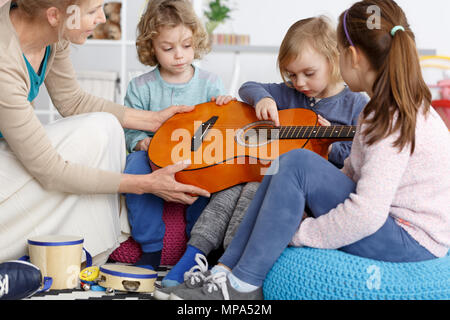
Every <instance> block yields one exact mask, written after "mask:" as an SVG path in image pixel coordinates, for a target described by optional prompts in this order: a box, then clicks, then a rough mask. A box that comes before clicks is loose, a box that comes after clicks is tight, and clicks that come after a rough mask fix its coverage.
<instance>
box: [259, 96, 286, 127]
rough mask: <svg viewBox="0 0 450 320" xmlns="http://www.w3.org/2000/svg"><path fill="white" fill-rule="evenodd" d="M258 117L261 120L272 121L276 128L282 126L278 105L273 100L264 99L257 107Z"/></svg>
mask: <svg viewBox="0 0 450 320" xmlns="http://www.w3.org/2000/svg"><path fill="white" fill-rule="evenodd" d="M255 111H256V117H257V118H258V119H259V120H272V121H273V122H274V124H275V126H276V127H279V126H280V120H279V118H278V108H277V104H276V103H275V101H274V100H273V99H272V98H263V99H261V100H259V101H258V103H257V104H256V106H255Z"/></svg>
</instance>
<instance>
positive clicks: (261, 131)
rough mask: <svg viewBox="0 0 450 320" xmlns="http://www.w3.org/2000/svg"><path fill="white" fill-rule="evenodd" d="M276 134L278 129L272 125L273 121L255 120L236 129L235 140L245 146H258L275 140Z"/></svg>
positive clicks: (277, 134)
mask: <svg viewBox="0 0 450 320" xmlns="http://www.w3.org/2000/svg"><path fill="white" fill-rule="evenodd" d="M278 136H279V130H278V129H276V128H275V127H274V126H273V122H271V121H257V122H253V123H249V124H247V125H246V126H244V127H242V128H241V129H239V130H237V131H236V136H235V140H236V143H237V144H240V145H242V146H245V147H260V146H263V145H266V144H268V143H270V142H271V141H273V140H277V139H278Z"/></svg>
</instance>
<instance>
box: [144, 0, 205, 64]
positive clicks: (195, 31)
mask: <svg viewBox="0 0 450 320" xmlns="http://www.w3.org/2000/svg"><path fill="white" fill-rule="evenodd" d="M179 25H184V26H186V27H187V28H189V29H190V30H191V31H192V38H193V44H192V46H193V48H194V58H195V59H199V58H201V57H202V56H203V55H204V54H206V53H208V52H209V50H210V46H209V41H208V40H209V38H208V34H207V33H206V31H205V28H204V27H203V24H202V22H201V21H200V20H199V18H198V17H197V15H196V14H195V11H194V9H193V7H192V4H191V3H190V1H188V0H151V1H150V2H149V4H148V7H147V10H146V11H145V13H144V14H143V16H142V18H141V20H140V21H139V24H138V36H137V39H136V49H137V53H138V57H139V61H140V62H141V63H142V64H144V65H149V66H156V65H157V64H158V60H157V59H156V56H155V51H154V48H153V40H154V39H155V38H156V37H158V36H159V32H160V29H161V28H162V27H169V28H174V27H177V26H179Z"/></svg>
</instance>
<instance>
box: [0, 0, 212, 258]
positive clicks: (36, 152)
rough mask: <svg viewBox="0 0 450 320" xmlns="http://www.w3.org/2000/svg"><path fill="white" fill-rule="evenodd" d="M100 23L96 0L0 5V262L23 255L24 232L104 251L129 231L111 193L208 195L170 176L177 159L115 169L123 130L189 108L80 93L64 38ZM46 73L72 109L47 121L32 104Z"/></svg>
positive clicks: (58, 99) (154, 125) (63, 108)
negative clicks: (147, 106)
mask: <svg viewBox="0 0 450 320" xmlns="http://www.w3.org/2000/svg"><path fill="white" fill-rule="evenodd" d="M104 22H105V16H104V13H103V0H16V1H13V2H12V1H7V2H6V3H5V4H4V5H3V6H2V7H1V8H0V50H1V52H2V55H1V58H0V88H1V91H2V95H1V97H0V132H1V134H2V136H3V138H0V164H1V166H0V167H1V168H0V176H1V181H2V183H1V185H2V186H1V187H0V246H1V247H0V261H3V260H7V259H14V258H18V257H19V256H20V255H22V254H24V253H25V252H26V240H27V238H29V237H31V236H34V235H40V234H71V235H80V236H82V237H84V239H85V242H84V244H85V247H86V248H87V250H89V251H90V252H91V254H92V255H93V256H96V255H99V254H101V253H109V252H111V251H112V250H113V249H114V248H116V247H117V246H118V244H119V239H120V234H121V231H122V230H123V231H128V230H127V225H126V224H124V225H122V226H121V223H120V220H119V215H120V213H125V212H124V210H121V205H120V201H119V193H136V194H142V193H153V194H155V195H157V196H159V197H161V198H163V199H165V200H166V201H176V202H182V203H187V204H190V203H192V202H194V201H195V200H196V197H192V196H190V194H197V195H202V196H207V197H208V196H209V193H208V192H206V191H204V190H201V189H199V188H196V187H194V186H188V185H183V184H180V183H178V182H176V181H175V179H174V174H175V173H176V172H177V171H179V170H182V169H184V168H185V167H187V166H188V164H185V163H180V164H176V165H173V166H169V167H166V168H163V169H161V170H158V171H156V172H154V173H152V174H148V175H127V174H122V173H121V172H122V170H123V167H124V164H125V144H124V135H123V128H130V129H138V130H146V131H156V130H157V129H158V128H159V127H160V125H161V124H162V123H163V122H164V121H165V120H167V119H168V118H170V117H171V116H173V115H174V114H175V113H179V112H188V111H190V110H191V109H192V107H187V106H179V107H171V108H168V109H166V110H164V111H161V112H150V111H142V110H134V109H131V108H126V107H124V106H121V105H118V104H115V103H112V102H109V101H106V100H103V99H100V98H96V97H93V96H91V95H89V94H86V93H85V92H83V91H82V90H81V89H80V87H79V85H78V84H77V82H76V80H75V72H74V70H73V67H72V64H71V62H70V58H69V56H70V50H69V45H70V43H73V44H83V43H84V42H85V41H86V39H87V37H88V36H89V35H90V34H92V31H93V30H94V28H95V27H96V25H97V24H99V23H104ZM44 80H45V85H46V87H47V90H48V92H49V94H50V97H51V99H52V101H53V104H54V105H55V107H56V108H57V109H58V111H59V113H60V114H61V115H62V116H63V117H68V116H71V117H69V118H66V119H62V120H59V121H56V122H55V123H52V124H50V125H47V126H42V124H41V123H40V122H39V120H38V118H37V117H36V115H35V114H34V112H33V107H32V105H31V102H32V101H33V99H34V98H35V97H36V96H37V93H38V91H39V86H40V85H41V84H42V83H43V82H44ZM121 219H122V221H124V222H126V221H127V220H126V217H124V214H121ZM105 257H107V256H103V258H105Z"/></svg>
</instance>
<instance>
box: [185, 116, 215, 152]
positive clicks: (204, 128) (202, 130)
mask: <svg viewBox="0 0 450 320" xmlns="http://www.w3.org/2000/svg"><path fill="white" fill-rule="evenodd" d="M217 119H219V117H218V116H213V117H211V118H209V120H208V121H205V122H203V123H202V124H201V125H200V127H199V128H198V129H197V131H195V133H194V136H193V137H192V139H191V151H197V150H198V148H199V147H200V146H201V144H202V142H203V139H204V137H206V134H207V133H208V131H209V129H211V128H212V127H213V126H214V124H215V123H216V121H217Z"/></svg>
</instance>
